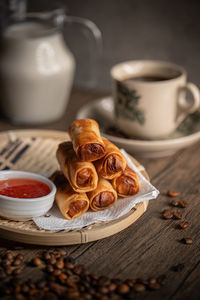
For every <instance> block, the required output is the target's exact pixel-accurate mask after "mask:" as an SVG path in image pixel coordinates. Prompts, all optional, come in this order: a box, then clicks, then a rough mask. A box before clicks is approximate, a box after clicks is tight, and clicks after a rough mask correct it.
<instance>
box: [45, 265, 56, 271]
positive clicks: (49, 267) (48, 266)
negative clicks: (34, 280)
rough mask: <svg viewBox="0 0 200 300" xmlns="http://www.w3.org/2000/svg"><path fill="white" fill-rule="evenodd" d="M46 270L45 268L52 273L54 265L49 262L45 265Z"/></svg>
mask: <svg viewBox="0 0 200 300" xmlns="http://www.w3.org/2000/svg"><path fill="white" fill-rule="evenodd" d="M46 270H47V272H49V273H52V272H53V271H54V267H53V266H52V265H50V264H49V265H47V266H46Z"/></svg>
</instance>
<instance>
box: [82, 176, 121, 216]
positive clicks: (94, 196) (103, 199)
mask: <svg viewBox="0 0 200 300" xmlns="http://www.w3.org/2000/svg"><path fill="white" fill-rule="evenodd" d="M87 195H88V198H89V202H90V208H91V209H92V210H93V211H100V210H103V209H107V208H109V207H111V206H112V205H113V204H114V203H115V202H116V201H117V192H116V191H115V190H114V189H113V187H112V185H111V183H110V182H109V181H108V180H106V179H104V178H101V177H99V180H98V185H97V188H96V189H95V190H93V191H91V192H88V193H87Z"/></svg>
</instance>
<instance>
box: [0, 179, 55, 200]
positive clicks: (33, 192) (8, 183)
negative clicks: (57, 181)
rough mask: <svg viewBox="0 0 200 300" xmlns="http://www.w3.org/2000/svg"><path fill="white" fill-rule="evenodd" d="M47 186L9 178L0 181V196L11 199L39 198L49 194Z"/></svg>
mask: <svg viewBox="0 0 200 300" xmlns="http://www.w3.org/2000/svg"><path fill="white" fill-rule="evenodd" d="M50 191H51V190H50V188H49V186H48V185H47V184H46V183H44V182H41V181H39V180H35V179H27V178H11V179H6V180H0V195H4V196H7V197H12V198H39V197H43V196H46V195H48V194H49V193H50Z"/></svg>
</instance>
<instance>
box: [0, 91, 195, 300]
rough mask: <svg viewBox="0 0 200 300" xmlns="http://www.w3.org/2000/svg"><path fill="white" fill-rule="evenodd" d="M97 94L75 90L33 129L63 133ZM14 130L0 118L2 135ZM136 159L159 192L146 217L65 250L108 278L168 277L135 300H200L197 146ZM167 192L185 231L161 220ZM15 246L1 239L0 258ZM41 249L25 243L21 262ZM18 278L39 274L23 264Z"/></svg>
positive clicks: (175, 224)
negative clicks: (53, 116) (61, 108)
mask: <svg viewBox="0 0 200 300" xmlns="http://www.w3.org/2000/svg"><path fill="white" fill-rule="evenodd" d="M99 96H101V94H100V93H98V92H93V91H89V92H88V91H80V90H74V91H73V93H72V96H71V98H70V102H69V104H68V108H67V111H66V113H65V114H64V117H63V118H62V119H61V120H60V121H58V122H55V123H53V124H47V125H46V124H45V125H40V126H37V127H34V128H42V129H57V130H66V128H67V127H68V125H69V124H70V123H71V122H72V121H73V120H74V118H75V115H76V111H77V109H78V108H79V107H81V106H82V105H83V104H85V103H88V102H90V101H92V100H94V99H96V98H97V97H99ZM14 128H21V129H22V128H25V127H22V126H18V125H13V124H10V123H9V122H8V121H6V120H4V119H3V118H1V119H0V130H1V131H4V130H8V129H14ZM27 128H29V127H27ZM31 128H33V127H31ZM137 159H138V160H139V161H140V163H141V164H143V165H144V166H145V169H146V170H147V172H148V174H149V176H150V178H151V182H152V184H153V185H155V186H156V187H157V188H158V189H159V191H160V195H159V197H158V198H157V200H155V201H152V202H150V204H149V207H148V209H147V211H146V213H145V214H144V215H143V216H142V217H141V218H140V219H139V220H138V221H137V222H136V223H134V224H132V225H131V226H130V227H128V228H127V229H125V230H123V231H122V232H120V233H118V234H116V235H113V236H111V237H109V238H106V239H102V240H99V241H95V242H91V243H88V244H82V245H74V246H67V247H66V250H67V252H68V253H69V255H70V256H71V257H73V258H74V259H75V262H76V263H77V264H79V263H80V264H83V265H84V266H86V267H87V268H88V269H89V271H91V272H96V273H98V274H101V275H106V276H109V277H112V278H113V277H117V278H121V279H126V278H150V277H157V276H159V275H161V274H165V275H166V276H167V279H166V284H165V285H164V286H163V287H161V288H160V289H159V290H156V291H149V290H148V291H145V292H142V293H135V295H134V299H177V300H178V299H179V300H182V299H191V300H193V299H200V291H199V287H200V276H199V275H200V201H199V200H200V196H199V195H200V143H197V144H195V145H193V146H191V147H189V148H187V149H185V150H182V151H179V152H178V153H176V154H175V155H173V156H169V157H165V158H157V159H156V158H155V159H152V158H151V159H150V158H149V159H148V158H137ZM168 190H176V191H179V193H180V195H179V197H178V198H176V199H177V200H185V201H187V203H188V205H187V207H186V208H180V211H181V212H182V220H187V221H188V222H189V227H188V228H187V229H185V230H181V229H178V228H177V226H178V224H179V223H180V221H182V220H171V219H170V220H164V219H163V218H162V214H161V213H162V211H163V209H165V208H170V209H176V208H173V207H172V206H170V202H171V200H172V198H170V197H169V196H167V191H168ZM184 237H191V238H192V240H193V243H192V245H185V244H184V243H182V242H181V239H182V238H184ZM14 245H15V243H13V242H10V241H6V240H1V245H0V254H1V256H3V254H4V253H5V251H6V250H8V249H12V248H13V246H14ZM52 248H53V247H50V249H52ZM41 249H43V247H41V246H38V247H37V246H30V245H26V246H24V249H22V250H18V253H22V254H23V255H24V256H25V261H30V260H31V258H32V257H34V256H35V255H37V254H38V253H40V252H41ZM178 264H183V266H184V267H183V268H182V270H180V271H179V272H175V271H174V270H173V268H172V267H174V266H176V265H178ZM21 276H22V277H23V278H28V277H32V278H38V276H39V271H38V272H37V270H35V269H33V268H30V267H29V266H27V267H26V268H25V270H24V272H23V273H22V275H21ZM131 299H132V298H131Z"/></svg>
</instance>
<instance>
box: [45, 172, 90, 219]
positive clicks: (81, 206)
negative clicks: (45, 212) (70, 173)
mask: <svg viewBox="0 0 200 300" xmlns="http://www.w3.org/2000/svg"><path fill="white" fill-rule="evenodd" d="M50 179H51V180H52V181H53V182H54V183H55V185H56V188H57V191H56V196H55V198H56V204H57V206H58V208H59V209H60V211H61V213H62V215H63V216H64V217H65V218H66V219H68V220H72V219H75V218H78V217H79V216H80V215H82V214H83V213H84V212H85V211H87V210H88V207H89V200H88V197H87V195H86V193H81V194H79V193H76V192H75V191H74V190H73V189H72V188H71V186H70V184H69V182H68V180H67V179H66V178H65V176H64V175H63V173H62V172H61V171H56V172H55V173H54V174H53V175H52V176H51V177H50Z"/></svg>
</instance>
